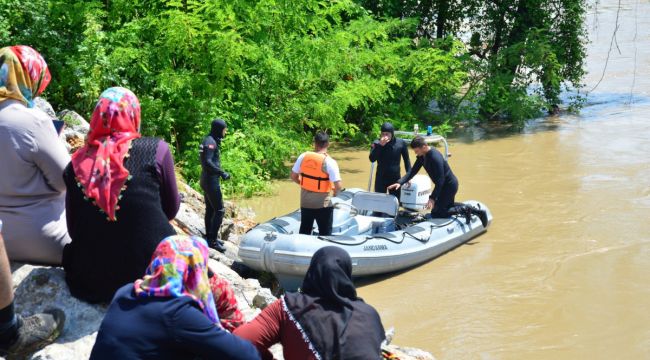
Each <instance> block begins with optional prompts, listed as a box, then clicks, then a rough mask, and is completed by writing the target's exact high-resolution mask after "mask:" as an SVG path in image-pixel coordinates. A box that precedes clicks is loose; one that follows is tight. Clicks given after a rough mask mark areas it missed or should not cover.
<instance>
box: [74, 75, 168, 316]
mask: <svg viewBox="0 0 650 360" xmlns="http://www.w3.org/2000/svg"><path fill="white" fill-rule="evenodd" d="M63 178H64V181H65V185H66V187H67V189H68V193H67V196H66V212H67V222H68V231H69V232H70V237H71V238H72V242H71V243H70V244H68V245H67V246H66V247H65V249H64V251H63V267H64V268H65V272H66V281H67V283H68V286H69V287H70V292H71V293H72V295H74V296H76V297H78V298H80V299H83V300H86V301H88V302H93V303H94V302H108V301H110V300H111V299H112V298H113V294H114V293H115V291H116V290H117V289H119V288H120V287H121V286H123V285H124V284H126V283H129V282H132V281H134V280H135V279H137V278H138V277H139V276H140V275H141V274H142V273H143V272H144V270H145V269H146V268H147V265H148V264H149V260H151V254H153V251H154V250H155V249H156V246H157V245H158V243H159V242H160V240H161V239H164V238H165V237H167V236H170V235H175V234H176V232H175V231H174V229H173V227H172V226H171V225H170V224H169V220H171V219H173V218H174V217H175V216H176V213H177V212H178V207H179V205H180V200H179V196H178V190H177V188H176V177H175V175H174V160H173V158H172V155H171V153H170V151H169V146H168V145H167V143H165V142H164V141H162V140H160V139H157V138H149V137H142V136H141V135H140V102H139V101H138V98H137V97H136V96H135V95H134V94H133V93H132V92H131V91H130V90H128V89H125V88H121V87H112V88H109V89H107V90H105V91H104V92H103V93H102V94H101V95H100V97H99V101H97V105H96V106H95V110H94V111H93V115H92V118H91V120H90V132H89V133H88V135H87V138H86V145H85V146H84V147H82V148H80V149H79V150H77V151H76V152H75V153H74V154H73V155H72V161H71V163H70V164H69V165H68V167H67V168H66V169H65V172H64V174H63Z"/></svg>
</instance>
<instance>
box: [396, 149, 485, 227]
mask: <svg viewBox="0 0 650 360" xmlns="http://www.w3.org/2000/svg"><path fill="white" fill-rule="evenodd" d="M411 148H413V151H414V152H415V155H416V156H417V159H416V160H415V164H413V168H411V171H409V172H407V173H406V175H404V177H402V178H401V179H399V180H398V181H397V182H396V183H394V184H393V185H390V186H389V187H388V188H389V189H391V190H392V189H395V190H398V189H399V188H400V187H401V186H402V185H404V184H405V183H407V182H408V181H409V180H411V179H412V178H413V176H415V174H417V172H418V171H419V170H420V168H421V167H422V166H424V170H426V172H427V175H429V178H430V179H431V181H433V183H434V184H435V187H434V189H433V191H432V192H431V195H429V201H428V202H427V209H432V210H431V217H433V218H446V217H449V216H450V215H451V214H452V213H454V214H458V213H461V214H465V216H466V217H468V218H467V221H469V217H470V216H471V214H475V215H477V216H478V217H479V219H480V220H481V223H482V224H483V226H484V227H485V226H487V213H486V211H485V210H480V209H475V208H473V207H471V206H465V205H462V206H460V205H459V206H454V200H455V198H456V193H457V192H458V179H457V178H456V175H454V173H453V172H452V171H451V168H450V167H449V164H448V163H447V160H445V158H444V157H443V156H442V154H441V153H440V152H439V151H438V150H436V149H435V148H434V147H431V146H429V145H428V144H427V143H426V142H425V141H424V138H423V137H421V136H416V137H415V138H414V139H413V140H412V141H411ZM452 207H454V208H453V210H452V211H450V209H451V208H452Z"/></svg>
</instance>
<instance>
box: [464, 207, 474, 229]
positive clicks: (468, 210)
mask: <svg viewBox="0 0 650 360" xmlns="http://www.w3.org/2000/svg"><path fill="white" fill-rule="evenodd" d="M462 214H463V216H464V217H465V224H467V225H469V224H470V223H471V222H472V208H471V207H469V206H463V210H462Z"/></svg>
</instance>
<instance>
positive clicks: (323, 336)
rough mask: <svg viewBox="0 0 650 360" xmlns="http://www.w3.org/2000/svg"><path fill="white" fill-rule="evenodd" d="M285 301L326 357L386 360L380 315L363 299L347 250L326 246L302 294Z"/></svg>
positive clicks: (312, 345)
mask: <svg viewBox="0 0 650 360" xmlns="http://www.w3.org/2000/svg"><path fill="white" fill-rule="evenodd" d="M284 302H285V304H286V305H287V309H286V310H288V311H289V313H290V315H291V317H292V318H293V320H295V321H297V322H298V325H299V328H301V329H302V332H303V335H304V336H306V337H307V339H308V341H309V343H310V348H311V349H312V351H314V352H315V353H317V354H318V355H319V356H320V358H322V359H379V358H380V357H381V342H382V341H383V340H384V338H385V334H384V327H383V326H382V324H381V319H380V318H379V314H377V311H375V309H374V308H373V307H372V306H370V305H368V304H366V303H365V302H363V300H362V299H361V298H359V297H357V291H356V289H355V287H354V284H353V283H352V261H351V259H350V255H348V253H347V252H346V251H345V250H343V249H341V248H339V247H335V246H326V247H324V248H321V249H320V250H318V251H316V253H315V254H314V256H313V257H312V259H311V263H310V265H309V270H307V274H306V275H305V279H304V281H303V283H302V293H287V294H285V295H284Z"/></svg>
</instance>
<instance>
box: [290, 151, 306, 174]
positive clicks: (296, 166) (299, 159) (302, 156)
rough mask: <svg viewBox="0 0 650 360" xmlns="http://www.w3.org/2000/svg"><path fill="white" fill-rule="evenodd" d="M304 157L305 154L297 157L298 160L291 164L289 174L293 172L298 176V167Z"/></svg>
mask: <svg viewBox="0 0 650 360" xmlns="http://www.w3.org/2000/svg"><path fill="white" fill-rule="evenodd" d="M304 157H305V153H302V154H300V156H298V159H297V160H296V163H295V164H293V167H292V168H291V172H294V173H296V174H300V165H302V159H303V158H304Z"/></svg>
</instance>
